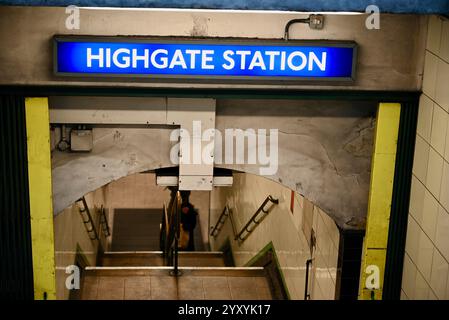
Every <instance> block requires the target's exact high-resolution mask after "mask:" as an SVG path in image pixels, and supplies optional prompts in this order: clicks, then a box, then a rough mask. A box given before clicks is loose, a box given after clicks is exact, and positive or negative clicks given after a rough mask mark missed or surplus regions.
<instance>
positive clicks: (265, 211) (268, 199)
mask: <svg viewBox="0 0 449 320" xmlns="http://www.w3.org/2000/svg"><path fill="white" fill-rule="evenodd" d="M268 202H271V203H273V204H279V199H274V198H273V197H272V196H271V195H269V196H268V197H266V199H265V200H264V202H263V203H262V205H261V206H260V207H259V209H257V211H256V212H255V213H254V214H253V216H252V217H251V219H249V221H248V222H247V223H246V224H245V226H244V227H243V228H242V229H241V230H240V232H239V233H238V234H237V235H236V236H235V238H234V240H238V241H239V242H240V243H241V242H243V241H245V240H246V239H247V238H248V237H249V235H250V234H251V233H252V232H253V231H254V230H255V229H256V228H257V226H258V225H259V224H260V223H261V222H262V220H263V219H265V217H266V216H267V215H268V213H270V209H271V207H270V208H268V209H265V206H266V204H267V203H268ZM261 212H262V213H263V215H261V216H260V218H259V219H257V217H258V216H259V214H260V213H261ZM251 224H253V226H252V228H249V227H250V226H251ZM245 233H246V235H245V236H243V235H244V234H245ZM242 236H243V237H242Z"/></svg>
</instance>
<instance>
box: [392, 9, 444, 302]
mask: <svg viewBox="0 0 449 320" xmlns="http://www.w3.org/2000/svg"><path fill="white" fill-rule="evenodd" d="M428 30H429V34H428V37H427V48H426V54H425V66H424V79H423V94H422V96H421V99H420V110H419V115H418V127H417V136H416V147H415V158H414V164H413V177H412V187H411V198H410V208H409V221H408V228H407V242H406V248H405V251H406V254H405V258H404V269H403V275H402V293H401V299H449V212H448V211H449V210H448V209H449V208H448V207H449V157H448V155H449V112H448V111H449V20H448V19H444V18H441V17H437V16H432V17H430V19H429V29H428Z"/></svg>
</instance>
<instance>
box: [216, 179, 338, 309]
mask: <svg viewBox="0 0 449 320" xmlns="http://www.w3.org/2000/svg"><path fill="white" fill-rule="evenodd" d="M269 194H271V195H272V196H273V197H275V198H278V199H279V201H280V202H279V205H277V206H275V207H274V208H273V210H272V211H271V212H270V214H269V215H268V216H267V217H266V219H265V220H264V221H263V222H262V223H261V224H260V225H259V226H258V227H257V229H256V230H255V231H254V233H252V234H251V236H250V237H249V238H248V239H247V240H246V241H245V242H244V243H243V244H241V245H238V243H237V242H235V241H233V242H232V249H233V254H234V259H235V262H236V264H237V265H238V266H242V265H245V264H246V263H247V262H248V261H249V260H250V259H251V258H253V257H254V256H255V255H256V254H257V253H258V252H259V251H260V250H261V249H262V248H263V247H264V246H265V245H266V244H268V243H269V242H270V241H272V242H273V245H274V248H275V249H276V253H277V256H278V259H279V264H280V266H281V270H282V272H283V274H284V278H285V281H286V284H287V287H288V290H289V293H290V296H291V298H292V299H299V300H302V299H304V287H305V265H306V260H307V259H309V258H311V255H310V248H309V243H308V238H307V236H306V235H305V234H310V230H309V232H307V231H306V232H305V231H304V229H303V228H304V227H305V228H307V227H308V228H310V227H311V226H312V225H313V228H314V231H315V233H316V240H317V247H316V250H315V252H314V254H313V259H314V260H313V264H312V270H311V279H310V293H311V297H312V299H317V300H318V299H334V298H335V287H336V286H335V281H336V280H335V279H336V273H337V259H338V246H339V241H340V240H339V239H340V238H339V231H338V228H337V227H336V225H335V223H334V222H333V220H332V219H331V218H329V217H328V216H327V214H326V213H324V212H323V211H322V210H320V209H319V208H317V207H315V206H313V204H310V203H309V202H308V200H307V199H305V198H303V197H302V196H301V195H299V194H295V201H294V210H293V213H292V212H291V211H290V200H291V190H290V189H288V188H286V187H284V186H282V185H280V184H278V183H276V182H274V181H271V180H268V179H266V178H263V177H260V176H256V175H252V174H246V173H236V174H234V184H233V186H232V187H222V188H214V190H213V191H212V192H211V212H210V220H211V224H212V225H214V224H215V222H216V221H217V219H218V217H219V215H220V213H221V212H222V210H223V208H224V206H225V204H228V206H230V208H231V209H232V211H233V217H234V220H235V222H236V223H235V224H236V228H237V229H239V228H241V227H242V226H243V225H244V224H245V223H246V222H247V221H248V219H249V218H250V217H251V216H252V215H253V214H254V212H255V211H256V210H257V208H258V207H259V206H260V204H261V203H262V201H263V200H264V199H265V197H266V196H267V195H269ZM306 210H310V211H312V212H305V211H306ZM306 215H308V216H311V217H312V221H313V222H312V223H308V222H307V221H305V219H304V217H305V216H306ZM227 238H230V239H232V238H233V236H232V230H231V225H230V222H229V219H228V221H227V222H226V223H225V225H224V227H223V229H222V231H221V232H220V234H219V235H218V236H217V238H216V239H214V238H213V237H211V247H212V249H213V250H219V249H220V247H221V245H222V244H223V243H224V242H225V241H226V239H227Z"/></svg>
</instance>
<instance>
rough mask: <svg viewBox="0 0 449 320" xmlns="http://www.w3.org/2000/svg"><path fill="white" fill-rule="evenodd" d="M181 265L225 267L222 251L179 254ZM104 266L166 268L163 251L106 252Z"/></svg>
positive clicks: (184, 252) (182, 252)
mask: <svg viewBox="0 0 449 320" xmlns="http://www.w3.org/2000/svg"><path fill="white" fill-rule="evenodd" d="M178 257H179V265H180V266H185V267H197V266H198V267H199V266H203V267H224V266H225V264H224V259H223V253H222V252H220V251H205V252H195V251H194V252H191V251H181V252H179V256H178ZM100 264H101V265H102V266H105V267H106V266H111V267H114V266H119V267H127V266H133V267H141V266H156V267H160V266H164V261H163V258H162V251H122V252H105V253H104V254H103V257H102V259H101V262H100Z"/></svg>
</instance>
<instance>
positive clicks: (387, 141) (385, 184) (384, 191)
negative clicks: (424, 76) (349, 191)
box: [359, 103, 401, 300]
mask: <svg viewBox="0 0 449 320" xmlns="http://www.w3.org/2000/svg"><path fill="white" fill-rule="evenodd" d="M400 115H401V105H400V104H399V103H381V104H379V108H378V112H377V123H376V132H375V136H374V150H373V157H372V164H371V182H370V192H369V200H368V214H367V219H366V233H365V238H364V242H363V253H362V265H361V270H360V272H361V276H360V289H359V299H360V300H371V299H376V300H379V299H382V288H383V280H384V274H385V260H386V254H387V244H388V228H389V224H390V212H391V199H392V193H393V182H394V170H395V164H396V150H397V140H398V131H399V120H400ZM377 271H379V274H377ZM377 276H378V279H379V284H380V285H379V287H378V288H374V289H373V288H372V284H373V283H375V277H377ZM367 279H368V280H369V283H368V287H367V283H366V282H367ZM373 280H374V281H373Z"/></svg>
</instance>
